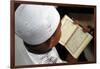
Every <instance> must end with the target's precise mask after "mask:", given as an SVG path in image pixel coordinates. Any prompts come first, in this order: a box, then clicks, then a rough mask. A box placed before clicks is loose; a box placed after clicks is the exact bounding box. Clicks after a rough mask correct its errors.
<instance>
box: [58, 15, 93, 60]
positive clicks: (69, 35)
mask: <svg viewBox="0 0 100 69" xmlns="http://www.w3.org/2000/svg"><path fill="white" fill-rule="evenodd" d="M61 23H62V26H61V31H62V34H61V38H60V41H59V43H60V44H61V45H63V46H64V47H65V48H66V49H67V50H68V51H69V53H70V54H71V55H72V56H73V57H74V58H78V57H79V55H80V54H81V53H82V51H83V50H84V49H85V48H86V46H87V45H88V44H89V42H90V41H91V40H92V38H93V37H92V35H90V34H89V33H88V32H83V29H82V27H81V26H79V25H76V24H74V21H73V20H72V19H71V18H70V17H68V16H67V15H65V16H64V17H63V18H62V20H61Z"/></svg>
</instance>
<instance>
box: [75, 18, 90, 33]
mask: <svg viewBox="0 0 100 69" xmlns="http://www.w3.org/2000/svg"><path fill="white" fill-rule="evenodd" d="M74 24H77V25H79V26H81V27H82V28H83V32H90V28H89V27H88V24H86V23H84V24H80V23H79V21H78V20H75V23H74Z"/></svg>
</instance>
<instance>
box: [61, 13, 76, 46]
mask: <svg viewBox="0 0 100 69" xmlns="http://www.w3.org/2000/svg"><path fill="white" fill-rule="evenodd" d="M61 24H62V26H61V32H62V34H61V39H60V41H59V42H60V43H61V44H62V45H65V44H66V41H68V39H69V38H70V37H71V35H72V34H73V33H74V31H75V30H76V29H77V27H78V26H77V25H74V24H73V21H72V20H71V19H70V18H69V17H68V16H67V15H65V16H64V17H63V19H62V20H61Z"/></svg>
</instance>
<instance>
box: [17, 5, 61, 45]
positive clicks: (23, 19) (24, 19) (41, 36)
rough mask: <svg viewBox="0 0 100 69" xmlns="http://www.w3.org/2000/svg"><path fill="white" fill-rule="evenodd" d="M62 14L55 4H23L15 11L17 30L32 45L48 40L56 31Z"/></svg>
mask: <svg viewBox="0 0 100 69" xmlns="http://www.w3.org/2000/svg"><path fill="white" fill-rule="evenodd" d="M59 22H60V15H59V13H58V11H57V10H56V8H55V7H54V6H47V5H29V4H21V5H20V6H19V7H18V8H17V10H16V12H15V32H16V34H17V35H18V36H19V37H21V38H22V39H23V40H24V41H25V42H27V43H28V44H32V45H37V44H41V43H43V42H45V41H47V40H48V39H49V38H50V37H51V36H52V35H53V34H54V32H55V31H56V29H57V27H58V24H59Z"/></svg>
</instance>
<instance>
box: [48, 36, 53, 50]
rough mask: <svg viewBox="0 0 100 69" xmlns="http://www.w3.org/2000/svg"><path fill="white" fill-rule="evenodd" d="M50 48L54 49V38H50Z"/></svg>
mask: <svg viewBox="0 0 100 69" xmlns="http://www.w3.org/2000/svg"><path fill="white" fill-rule="evenodd" d="M49 45H50V48H52V47H54V37H53V36H52V37H51V38H50V44H49Z"/></svg>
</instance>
